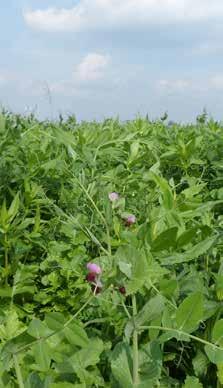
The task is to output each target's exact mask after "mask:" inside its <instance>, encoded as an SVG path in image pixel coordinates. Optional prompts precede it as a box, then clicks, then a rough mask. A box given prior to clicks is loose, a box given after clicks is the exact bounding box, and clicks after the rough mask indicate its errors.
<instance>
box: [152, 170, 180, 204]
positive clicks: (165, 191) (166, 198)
mask: <svg viewBox="0 0 223 388" xmlns="http://www.w3.org/2000/svg"><path fill="white" fill-rule="evenodd" d="M150 177H151V179H152V180H153V181H154V182H155V183H156V184H157V185H158V186H159V188H160V190H161V193H162V199H163V200H162V203H163V206H164V208H165V209H166V210H171V209H172V208H173V204H174V197H173V193H172V190H171V188H170V186H169V184H168V182H167V181H166V179H164V178H162V177H160V176H159V175H156V174H155V173H154V172H152V171H151V170H150Z"/></svg>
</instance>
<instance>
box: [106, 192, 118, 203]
mask: <svg viewBox="0 0 223 388" xmlns="http://www.w3.org/2000/svg"><path fill="white" fill-rule="evenodd" d="M108 198H109V199H110V201H111V202H115V201H117V200H118V199H119V195H118V193H116V192H115V191H114V192H113V193H109V194H108Z"/></svg>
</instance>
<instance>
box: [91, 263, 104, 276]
mask: <svg viewBox="0 0 223 388" xmlns="http://www.w3.org/2000/svg"><path fill="white" fill-rule="evenodd" d="M87 269H88V271H89V272H90V273H93V274H97V275H100V274H101V272H102V270H101V267H100V266H99V265H97V264H95V263H88V264H87Z"/></svg>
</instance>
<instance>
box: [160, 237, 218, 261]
mask: <svg viewBox="0 0 223 388" xmlns="http://www.w3.org/2000/svg"><path fill="white" fill-rule="evenodd" d="M215 241H216V237H211V238H207V239H205V240H203V241H201V242H199V243H198V244H196V245H194V246H193V247H192V248H190V249H188V250H187V251H186V252H184V253H176V254H175V255H171V256H168V257H164V258H162V259H161V260H160V261H161V264H162V265H173V264H179V263H185V262H189V261H192V260H194V259H197V258H198V257H199V256H201V255H203V254H205V253H207V252H208V250H209V249H210V248H211V247H212V246H213V244H214V242H215Z"/></svg>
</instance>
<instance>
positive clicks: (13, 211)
mask: <svg viewBox="0 0 223 388" xmlns="http://www.w3.org/2000/svg"><path fill="white" fill-rule="evenodd" d="M19 205H20V199H19V193H17V194H16V196H15V197H14V199H13V201H12V203H11V205H10V207H9V210H8V218H9V221H10V222H12V220H13V219H14V218H15V216H16V215H17V213H18V211H19Z"/></svg>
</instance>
